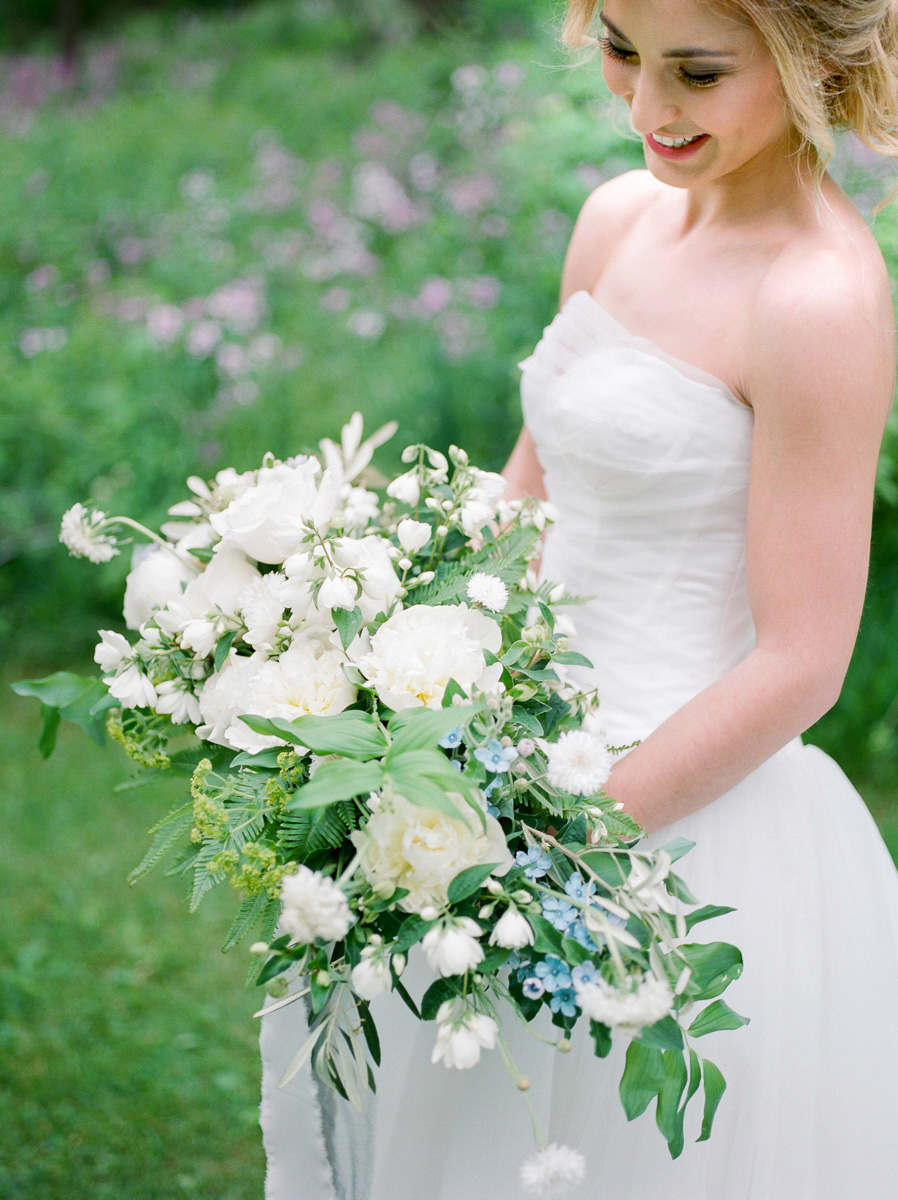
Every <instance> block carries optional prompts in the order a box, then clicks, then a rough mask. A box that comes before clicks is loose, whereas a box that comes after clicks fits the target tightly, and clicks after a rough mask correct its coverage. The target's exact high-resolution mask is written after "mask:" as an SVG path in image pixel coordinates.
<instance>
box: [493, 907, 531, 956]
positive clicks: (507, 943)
mask: <svg viewBox="0 0 898 1200" xmlns="http://www.w3.org/2000/svg"><path fill="white" fill-rule="evenodd" d="M533 942H534V933H533V926H532V925H531V924H530V922H529V921H528V920H527V918H526V917H525V916H524V914H523V913H522V912H521V911H520V910H519V909H517V908H515V906H514V905H513V904H510V905H509V906H508V908H507V909H506V910H505V912H504V913H503V914H502V916H501V917H500V918H499V920H498V921H497V922H496V924H495V927H494V929H493V932H492V933H491V934H490V945H491V946H501V947H502V948H503V949H504V950H521V949H522V948H523V947H524V946H532V945H533Z"/></svg>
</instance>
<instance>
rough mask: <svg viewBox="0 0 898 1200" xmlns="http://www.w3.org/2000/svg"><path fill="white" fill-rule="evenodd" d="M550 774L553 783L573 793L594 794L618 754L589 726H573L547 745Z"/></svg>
mask: <svg viewBox="0 0 898 1200" xmlns="http://www.w3.org/2000/svg"><path fill="white" fill-rule="evenodd" d="M546 758H547V761H548V766H547V770H546V775H547V777H548V780H549V783H551V784H552V786H553V787H557V788H559V789H560V790H561V791H562V792H570V793H571V795H573V796H594V795H595V794H596V792H598V791H600V790H601V788H602V785H603V784H604V783H605V782H606V780H607V779H608V776H609V775H610V774H611V768H612V767H613V766H614V757H613V755H612V754H611V752H610V750H609V749H608V747H607V746H606V745H605V743H604V742H603V741H602V740H601V739H600V738H597V737H596V736H595V735H594V734H592V733H588V732H587V731H586V730H585V729H569V730H568V731H567V732H566V733H563V734H562V735H561V737H559V739H558V741H557V742H553V743H551V744H550V745H548V746H547V747H546Z"/></svg>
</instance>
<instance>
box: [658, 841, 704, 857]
mask: <svg viewBox="0 0 898 1200" xmlns="http://www.w3.org/2000/svg"><path fill="white" fill-rule="evenodd" d="M694 845H695V842H691V841H690V840H689V838H684V837H677V838H674V839H673V841H670V842H666V843H665V844H664V845H663V846H661V847H660V849H661V850H663V851H664V852H665V854H668V855H670V861H671V862H676V861H677V859H678V858H682V857H683V855H684V854H688V853H689V851H690V850H691V849H692V848H693V846H694Z"/></svg>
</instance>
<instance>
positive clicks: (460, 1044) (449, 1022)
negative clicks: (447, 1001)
mask: <svg viewBox="0 0 898 1200" xmlns="http://www.w3.org/2000/svg"><path fill="white" fill-rule="evenodd" d="M441 1017H442V1018H443V1020H442V1024H441V1025H440V1027H439V1029H438V1030H437V1041H436V1045H435V1046H434V1048H433V1053H432V1054H431V1056H430V1061H431V1062H433V1063H437V1062H439V1061H440V1059H442V1060H443V1065H444V1066H446V1067H455V1068H457V1069H458V1070H460V1071H464V1070H467V1069H469V1068H470V1067H473V1066H476V1065H477V1063H478V1062H480V1051H481V1050H492V1049H493V1048H494V1047H495V1045H496V1038H497V1036H498V1034H499V1026H498V1025H497V1024H496V1022H495V1021H494V1020H493V1018H492V1017H488V1016H486V1015H485V1014H484V1013H475V1012H471V1011H470V1010H469V1011H468V1012H466V1013H464V1015H463V1016H462V1017H461V1018H457V1017H455V1018H449V1014H448V1011H447V1006H446V1005H443V1007H441V1009H440V1012H439V1013H438V1014H437V1019H438V1020H439V1019H440V1018H441Z"/></svg>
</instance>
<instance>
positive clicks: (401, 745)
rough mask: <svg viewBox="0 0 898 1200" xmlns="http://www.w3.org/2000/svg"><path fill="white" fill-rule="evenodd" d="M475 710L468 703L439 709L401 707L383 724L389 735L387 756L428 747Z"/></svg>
mask: <svg viewBox="0 0 898 1200" xmlns="http://www.w3.org/2000/svg"><path fill="white" fill-rule="evenodd" d="M476 711H477V710H476V708H474V707H473V705H470V704H465V705H458V706H454V707H452V708H439V709H433V708H404V709H402V711H401V712H398V713H395V714H394V715H393V717H391V719H390V722H389V725H388V726H387V728H388V729H389V731H390V736H391V738H392V745H391V747H390V758H391V759H392V758H393V757H394V756H395V755H397V754H403V753H405V752H406V751H408V750H432V749H433V748H434V747H435V746H436V744H437V742H438V741H439V740H440V738H443V737H445V736H446V734H447V733H451V732H452V730H453V729H457V728H458V727H459V726H460V725H464V723H465V721H467V720H468V719H469V718H470V717H472V716H473V715H474V713H475V712H476Z"/></svg>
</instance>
